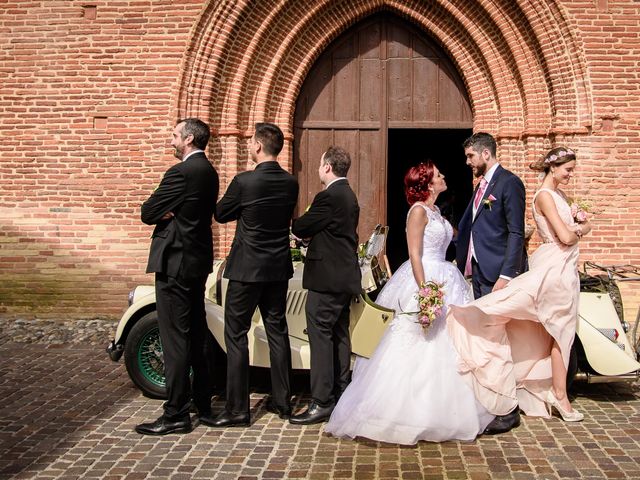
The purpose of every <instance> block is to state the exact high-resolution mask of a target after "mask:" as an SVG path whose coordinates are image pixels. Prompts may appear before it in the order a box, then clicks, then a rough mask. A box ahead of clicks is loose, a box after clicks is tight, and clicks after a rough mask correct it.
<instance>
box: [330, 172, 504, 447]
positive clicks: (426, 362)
mask: <svg viewBox="0 0 640 480" xmlns="http://www.w3.org/2000/svg"><path fill="white" fill-rule="evenodd" d="M404 182H405V194H406V196H407V200H408V202H409V203H410V204H411V208H410V209H409V213H408V215H407V244H408V247H409V260H408V261H406V262H405V263H403V264H402V266H400V268H399V269H398V270H397V271H396V273H394V274H393V276H392V277H391V279H390V280H389V282H388V283H387V284H386V285H385V287H384V288H383V289H382V291H381V292H380V295H379V296H378V298H377V299H376V303H378V304H380V305H383V306H385V307H388V308H392V309H394V310H395V311H396V316H395V318H394V319H393V321H392V322H391V324H390V325H389V327H388V329H387V331H386V332H385V334H384V335H383V337H382V340H381V341H380V344H379V345H378V348H377V349H376V350H375V352H374V353H373V355H372V356H371V358H370V359H369V360H367V359H365V358H358V359H357V360H356V364H355V367H354V371H353V380H352V382H351V384H350V385H349V386H348V387H347V389H346V390H345V392H344V393H343V395H342V396H341V397H340V400H339V401H338V404H337V405H336V407H335V409H334V411H333V413H332V414H331V418H330V420H329V423H327V425H326V426H325V432H327V433H330V434H331V435H333V436H336V437H349V438H356V437H366V438H369V439H372V440H378V441H383V442H389V443H399V444H404V445H412V444H415V443H416V442H418V441H419V440H427V441H433V442H442V441H446V440H473V439H474V438H476V436H477V435H478V434H479V433H481V432H482V431H483V430H484V428H485V427H486V426H487V425H488V424H489V423H490V422H491V420H493V418H494V417H493V415H491V414H490V413H488V412H487V411H486V410H485V408H484V407H483V406H482V405H480V404H479V403H478V402H477V401H476V399H475V397H474V394H473V391H472V390H471V388H470V387H469V386H468V385H467V384H466V383H465V382H464V381H463V380H462V378H461V377H460V376H459V374H458V371H457V363H458V356H457V353H456V351H455V349H454V347H453V344H452V343H451V340H450V338H449V335H448V333H447V329H446V324H445V316H446V308H445V309H443V311H442V313H441V315H439V316H438V318H437V319H436V320H435V321H434V322H433V325H431V327H430V328H429V329H428V330H427V331H426V332H425V331H424V330H423V328H422V326H421V325H420V324H419V323H417V320H416V316H415V315H409V314H401V313H400V312H415V311H417V310H418V301H417V295H416V294H417V291H418V285H420V283H421V282H423V281H435V282H437V283H439V284H441V285H443V290H444V303H445V307H446V306H448V305H462V304H465V303H468V302H470V301H471V300H472V299H473V295H472V293H471V289H470V287H469V286H468V284H467V283H466V282H465V280H464V278H463V276H462V275H461V274H460V272H459V271H458V269H457V268H456V267H455V265H453V264H452V263H450V262H447V261H446V260H445V252H446V250H447V246H448V245H449V243H450V241H451V237H452V233H453V229H452V227H451V224H449V222H447V220H445V219H444V218H443V217H442V216H441V215H440V212H439V210H438V208H437V207H436V206H435V205H434V203H435V200H436V198H437V197H438V194H440V193H441V192H443V191H445V190H446V189H447V185H446V183H445V181H444V176H443V175H441V174H440V172H439V171H438V169H437V168H436V167H435V165H433V163H432V162H430V161H427V162H426V163H421V164H419V165H417V166H415V167H412V168H410V169H409V171H408V172H407V174H406V175H405V179H404Z"/></svg>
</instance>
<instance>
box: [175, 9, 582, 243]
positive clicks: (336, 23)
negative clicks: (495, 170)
mask: <svg viewBox="0 0 640 480" xmlns="http://www.w3.org/2000/svg"><path fill="white" fill-rule="evenodd" d="M385 11H387V12H392V13H394V14H396V15H399V16H401V17H403V18H405V19H407V20H409V21H410V22H412V23H413V24H414V25H416V26H417V27H419V28H420V29H422V30H423V31H425V32H427V33H428V34H429V35H430V36H431V37H432V38H434V39H435V40H436V41H437V42H438V43H440V45H441V46H442V47H443V49H444V50H445V51H446V52H447V53H448V54H449V56H450V58H451V60H452V62H453V63H454V65H455V66H456V68H457V69H458V71H459V73H460V75H461V77H462V78H463V80H464V82H465V84H466V87H467V91H468V93H469V98H470V101H471V104H472V108H473V116H474V129H475V130H486V131H490V132H492V133H493V134H494V135H496V136H497V138H498V142H499V145H500V154H501V158H502V159H503V163H505V164H506V165H507V166H508V167H509V168H511V169H512V170H514V171H515V172H516V173H518V174H520V175H521V176H522V177H523V178H524V179H525V182H528V181H535V180H534V177H533V175H532V174H531V173H529V172H528V171H527V169H526V165H528V163H529V162H530V161H531V160H532V159H534V158H535V157H536V156H537V155H539V154H540V153H541V152H542V151H544V149H545V148H547V147H548V146H549V144H550V143H551V142H555V141H562V140H564V139H568V140H569V139H573V138H574V137H576V136H582V135H586V134H588V133H589V131H590V128H591V125H592V123H593V119H592V117H593V113H592V101H591V91H590V82H589V77H588V74H587V69H586V62H585V60H584V58H583V53H582V46H581V44H580V42H579V40H578V39H577V38H575V37H574V36H573V35H572V31H573V28H572V25H571V22H570V20H569V16H568V15H566V14H565V12H564V10H563V7H562V6H561V4H560V2H559V1H558V0H552V1H550V2H544V3H543V4H540V3H536V4H535V5H534V4H533V2H529V1H528V0H517V1H512V0H494V1H492V2H480V1H469V2H467V1H465V2H449V1H446V0H431V1H428V2H425V1H423V0H412V1H406V0H405V1H400V0H368V1H362V2H358V3H353V2H347V1H342V2H335V1H330V0H310V1H309V2H297V1H295V0H282V1H280V2H279V3H278V4H277V5H276V6H273V4H272V3H269V2H252V1H250V0H239V1H223V2H217V1H216V2H214V1H212V0H210V1H209V2H208V4H207V6H206V7H205V8H204V9H203V12H202V15H201V17H200V19H199V21H198V22H197V24H196V26H195V27H194V29H193V35H192V39H191V42H190V45H189V47H188V50H187V55H186V56H185V58H184V60H183V66H182V72H183V76H182V78H181V81H180V88H179V91H178V98H177V99H176V101H177V111H178V114H179V116H182V117H184V116H192V115H197V116H200V117H202V118H206V119H208V121H209V122H210V124H211V125H212V127H213V129H214V131H215V132H216V133H217V135H216V138H215V141H214V142H213V143H212V145H211V147H210V148H211V153H212V157H213V158H215V159H218V162H220V164H219V165H218V167H219V170H220V172H221V177H222V181H223V183H225V182H226V181H229V180H230V179H231V177H232V176H233V175H234V174H235V173H237V172H238V171H241V170H244V169H245V168H246V167H247V160H248V154H247V151H246V140H245V137H247V136H248V135H250V133H251V130H252V128H253V124H254V123H255V122H256V121H263V120H266V121H273V122H275V123H277V124H279V125H280V126H281V127H282V128H283V130H284V132H285V136H286V138H287V143H286V145H285V150H284V151H283V153H282V155H281V161H282V163H283V166H286V167H288V168H289V169H291V168H292V148H291V147H292V141H293V115H294V111H295V104H296V97H297V95H298V93H299V90H300V88H301V86H302V83H303V82H304V80H305V78H306V75H307V74H308V72H309V69H310V68H311V66H312V65H313V64H314V62H315V60H316V59H317V58H318V57H319V56H320V55H321V53H322V52H323V51H324V49H325V48H326V47H327V46H328V45H329V44H330V42H331V41H332V40H334V39H335V38H336V37H337V36H339V35H340V34H341V33H342V32H344V31H345V30H346V29H347V28H349V27H350V26H351V25H353V24H354V23H356V22H358V21H360V20H362V19H364V18H366V17H368V16H370V15H372V14H374V13H379V12H382V13H384V12H385ZM220 159H222V160H220ZM231 228H232V227H230V226H228V225H227V226H223V227H222V228H221V230H220V231H219V234H220V237H221V238H220V240H223V239H226V241H224V240H223V241H222V242H220V245H225V244H228V239H229V236H230V233H231V230H230V229H231ZM223 248H224V247H223Z"/></svg>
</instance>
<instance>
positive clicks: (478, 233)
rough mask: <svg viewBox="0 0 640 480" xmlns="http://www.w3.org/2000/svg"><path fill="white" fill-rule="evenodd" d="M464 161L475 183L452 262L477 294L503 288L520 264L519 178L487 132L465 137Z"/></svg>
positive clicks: (521, 208) (522, 258)
mask: <svg viewBox="0 0 640 480" xmlns="http://www.w3.org/2000/svg"><path fill="white" fill-rule="evenodd" d="M463 147H464V153H465V156H466V157H467V165H469V166H470V167H471V169H472V170H473V174H474V176H475V177H476V178H480V182H479V184H478V186H477V188H476V190H475V191H474V194H473V197H472V198H471V201H470V202H469V205H468V206H467V209H466V210H465V212H464V214H463V216H462V219H461V220H460V223H459V224H458V244H457V254H456V262H457V265H458V268H459V269H460V271H461V272H462V273H463V274H464V275H465V276H471V278H472V285H473V294H474V297H475V298H480V297H482V296H484V295H486V294H488V293H490V292H491V291H493V290H499V289H501V288H504V287H505V286H506V285H507V283H508V282H509V280H511V279H512V278H514V277H516V276H518V275H520V274H521V273H522V272H523V269H524V268H525V261H526V254H525V250H524V206H525V191H524V185H523V183H522V180H520V178H519V177H518V176H516V175H514V174H513V173H511V172H510V171H509V170H506V169H504V168H502V166H500V164H499V163H498V160H497V159H496V141H495V140H494V138H493V137H492V136H491V135H489V134H488V133H482V132H479V133H476V134H474V135H472V136H471V137H469V138H468V139H467V140H465V142H464V144H463Z"/></svg>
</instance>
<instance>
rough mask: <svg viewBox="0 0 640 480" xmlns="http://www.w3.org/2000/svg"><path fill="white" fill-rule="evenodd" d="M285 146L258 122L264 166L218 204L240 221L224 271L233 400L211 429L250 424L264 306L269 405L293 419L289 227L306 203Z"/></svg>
mask: <svg viewBox="0 0 640 480" xmlns="http://www.w3.org/2000/svg"><path fill="white" fill-rule="evenodd" d="M283 144H284V135H283V134H282V131H281V130H280V129H279V128H278V127H277V126H276V125H273V124H271V123H258V124H256V131H255V134H254V135H253V137H251V140H250V141H249V151H250V153H251V158H252V160H253V161H255V162H256V163H257V166H256V168H255V170H253V171H249V172H243V173H239V174H238V175H236V176H235V178H234V179H233V180H232V181H231V184H230V185H229V188H228V189H227V191H226V193H225V194H224V197H223V198H222V199H221V200H220V201H219V202H218V204H217V205H216V212H215V218H216V220H217V221H218V222H220V223H226V222H230V221H232V220H237V224H236V233H235V238H234V239H233V243H232V244H231V252H230V253H229V257H228V258H227V266H226V268H225V271H224V277H225V278H228V279H229V284H228V287H227V295H226V299H225V303H224V318H225V326H224V338H225V343H226V346H227V403H226V407H225V410H224V411H223V412H222V413H220V415H218V416H217V417H216V418H215V419H214V421H212V422H208V421H203V423H205V424H207V425H210V426H214V427H226V426H247V425H249V424H250V415H249V349H248V345H247V332H248V331H249V328H250V327H251V317H252V316H253V313H254V312H255V310H256V307H258V308H259V309H260V313H261V315H262V321H263V323H264V326H265V329H266V333H267V339H268V341H269V358H270V362H271V387H272V395H271V400H270V403H269V408H271V409H272V410H275V411H276V412H277V413H278V414H279V415H280V416H281V417H282V418H288V416H289V415H290V414H291V392H290V374H291V347H290V345H289V329H288V327H287V320H286V317H285V311H286V300H287V287H288V283H289V278H291V276H292V275H293V265H292V262H291V253H290V251H289V227H290V225H291V217H292V215H293V209H294V208H295V205H296V202H297V199H298V182H297V181H296V179H295V178H294V177H293V176H292V175H291V174H289V173H288V172H286V171H285V170H283V169H282V167H280V165H279V164H278V161H277V157H278V154H279V153H280V151H281V150H282V146H283Z"/></svg>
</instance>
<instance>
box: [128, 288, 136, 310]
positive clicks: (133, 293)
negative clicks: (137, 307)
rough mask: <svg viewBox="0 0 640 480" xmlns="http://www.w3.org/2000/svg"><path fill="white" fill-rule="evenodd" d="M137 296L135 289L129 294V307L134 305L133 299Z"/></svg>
mask: <svg viewBox="0 0 640 480" xmlns="http://www.w3.org/2000/svg"><path fill="white" fill-rule="evenodd" d="M135 294H136V289H135V288H134V289H133V290H131V291H130V292H129V298H128V299H127V300H128V302H129V306H131V305H133V297H134V295H135Z"/></svg>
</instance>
